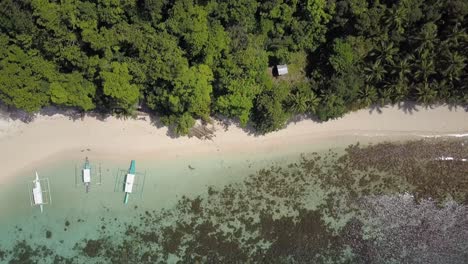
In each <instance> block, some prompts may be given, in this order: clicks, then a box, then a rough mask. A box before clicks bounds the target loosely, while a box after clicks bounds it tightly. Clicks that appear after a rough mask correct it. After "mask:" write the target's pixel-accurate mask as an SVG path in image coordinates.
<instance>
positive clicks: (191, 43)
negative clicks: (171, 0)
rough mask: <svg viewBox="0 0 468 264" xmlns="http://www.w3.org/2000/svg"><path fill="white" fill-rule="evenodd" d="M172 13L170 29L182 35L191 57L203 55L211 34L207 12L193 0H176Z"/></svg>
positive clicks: (184, 45) (168, 22) (168, 25)
mask: <svg viewBox="0 0 468 264" xmlns="http://www.w3.org/2000/svg"><path fill="white" fill-rule="evenodd" d="M170 13H171V17H170V19H169V20H168V21H167V27H168V29H169V30H170V31H171V32H172V33H174V34H176V35H179V36H181V37H182V40H183V47H184V49H185V50H187V52H188V54H189V55H190V57H191V58H195V57H197V56H199V55H201V53H202V52H203V50H204V49H205V48H206V46H207V45H208V38H209V35H210V33H209V28H208V18H207V12H206V11H205V10H204V9H203V8H202V7H201V6H198V5H194V3H193V2H192V0H182V1H177V2H176V4H175V5H174V7H173V8H172V10H171V12H170ZM189 18H190V19H189Z"/></svg>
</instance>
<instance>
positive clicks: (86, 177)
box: [83, 157, 91, 192]
mask: <svg viewBox="0 0 468 264" xmlns="http://www.w3.org/2000/svg"><path fill="white" fill-rule="evenodd" d="M83 183H84V185H85V187H86V192H89V187H90V185H91V165H89V160H88V157H86V160H85V164H84V166H83Z"/></svg>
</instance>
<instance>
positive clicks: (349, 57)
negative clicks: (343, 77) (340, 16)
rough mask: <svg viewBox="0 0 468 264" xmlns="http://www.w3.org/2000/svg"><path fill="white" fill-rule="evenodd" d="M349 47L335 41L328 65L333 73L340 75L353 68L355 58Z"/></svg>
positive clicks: (346, 44)
mask: <svg viewBox="0 0 468 264" xmlns="http://www.w3.org/2000/svg"><path fill="white" fill-rule="evenodd" d="M355 54H356V53H355V52H354V50H353V48H352V47H351V45H350V44H349V43H348V42H346V41H344V40H341V39H335V42H334V44H333V55H331V56H330V64H331V65H332V66H333V69H335V71H337V72H339V73H342V72H346V71H347V70H349V69H350V68H351V67H353V65H354V63H355V61H356V60H357V58H356V57H355Z"/></svg>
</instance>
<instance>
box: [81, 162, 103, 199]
mask: <svg viewBox="0 0 468 264" xmlns="http://www.w3.org/2000/svg"><path fill="white" fill-rule="evenodd" d="M79 182H80V183H79ZM101 183H102V173H101V164H100V163H99V166H93V167H92V165H91V162H89V159H88V157H86V158H85V162H84V164H83V165H82V167H81V169H78V166H77V165H75V187H78V185H81V184H83V185H84V186H85V189H86V192H87V193H88V192H90V189H91V184H97V185H101Z"/></svg>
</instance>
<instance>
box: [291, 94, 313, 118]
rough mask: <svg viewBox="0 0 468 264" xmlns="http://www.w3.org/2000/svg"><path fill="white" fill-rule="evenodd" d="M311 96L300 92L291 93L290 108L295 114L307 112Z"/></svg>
mask: <svg viewBox="0 0 468 264" xmlns="http://www.w3.org/2000/svg"><path fill="white" fill-rule="evenodd" d="M308 106H309V98H308V97H307V96H304V95H302V94H301V93H299V92H296V93H293V94H290V95H289V110H290V111H291V112H293V113H295V114H301V113H305V112H306V111H307V109H308V108H309V107H308Z"/></svg>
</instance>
